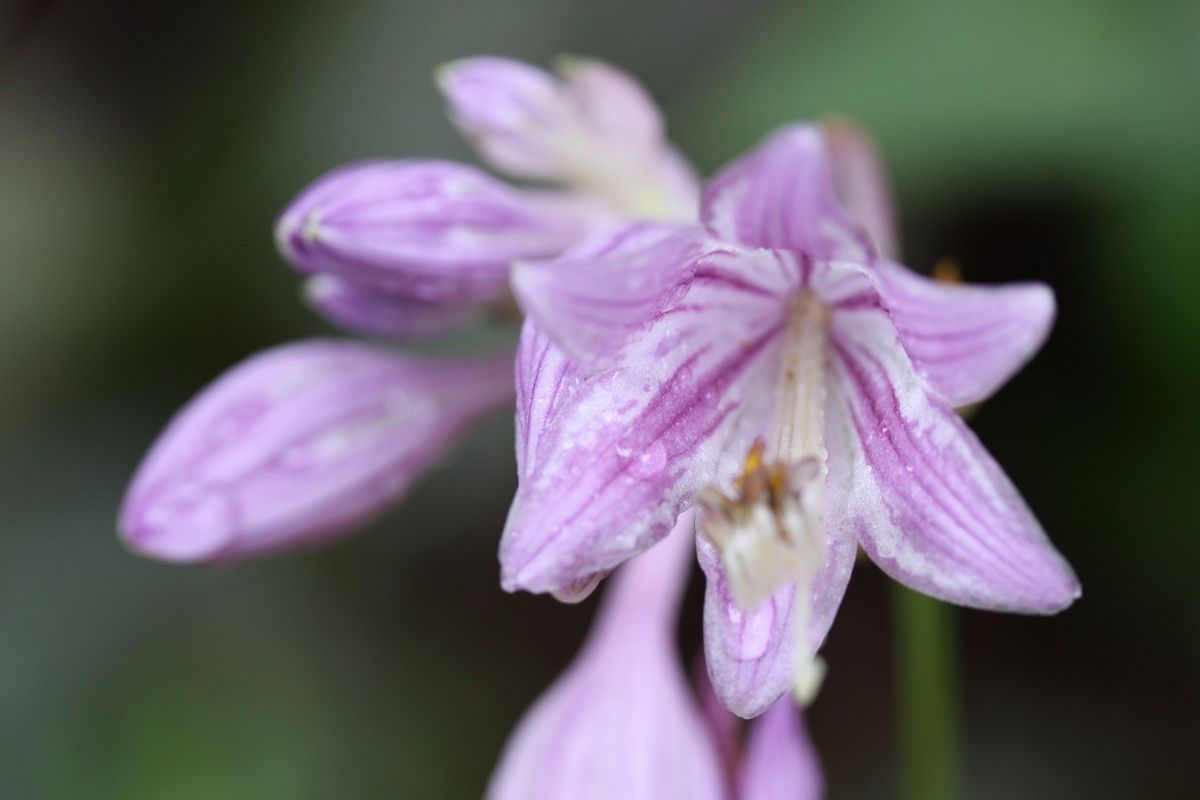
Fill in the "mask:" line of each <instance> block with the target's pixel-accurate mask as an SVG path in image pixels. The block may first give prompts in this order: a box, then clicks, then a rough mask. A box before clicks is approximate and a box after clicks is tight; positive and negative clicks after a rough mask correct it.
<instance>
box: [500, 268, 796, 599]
mask: <svg viewBox="0 0 1200 800" xmlns="http://www.w3.org/2000/svg"><path fill="white" fill-rule="evenodd" d="M731 312H732V313H731ZM782 326H783V321H782V313H781V311H780V309H779V306H778V303H777V302H776V299H775V298H774V297H773V296H771V295H763V294H762V293H760V292H758V291H750V290H745V289H740V288H736V287H731V286H730V285H729V284H727V283H725V282H723V281H722V280H720V279H717V278H709V277H706V276H702V275H700V274H699V273H698V274H697V276H696V277H695V278H694V279H693V281H692V282H691V285H690V287H689V289H688V292H687V294H686V295H685V296H684V297H683V299H682V300H680V302H678V303H677V304H675V305H673V306H672V307H671V308H669V309H667V310H665V311H663V312H662V313H660V314H659V315H658V317H656V318H655V319H654V320H652V321H651V322H650V323H649V325H648V326H647V328H646V329H645V330H643V331H641V332H640V333H638V334H637V335H635V336H634V337H633V338H632V339H631V340H630V341H629V342H628V343H627V344H626V345H625V346H624V347H623V348H622V349H621V350H620V351H619V352H618V353H617V354H616V355H615V356H614V358H613V359H612V360H611V362H610V363H606V364H605V365H604V366H603V367H602V368H599V369H588V368H585V367H584V366H583V365H580V364H578V363H576V362H572V361H571V360H570V359H569V358H568V357H567V356H566V355H565V354H564V353H563V351H562V350H561V349H560V348H559V347H558V346H557V345H556V344H555V343H553V342H552V341H551V339H550V337H549V336H548V335H547V334H546V333H544V332H543V331H542V330H541V329H540V327H539V323H538V321H537V320H536V318H535V317H529V318H528V319H527V320H526V323H525V330H524V332H523V335H522V340H521V346H520V351H519V354H518V360H517V363H518V376H517V383H518V398H519V400H518V419H517V453H518V465H519V471H518V475H519V479H520V485H519V488H518V490H517V495H516V498H515V499H514V500H513V505H512V508H511V510H510V511H509V517H508V522H507V525H506V527H505V531H504V536H503V539H502V541H501V546H500V560H501V565H502V583H503V585H504V587H505V588H506V589H508V590H510V591H512V590H516V589H524V590H527V591H533V592H546V591H559V590H562V589H564V588H566V587H570V586H574V585H580V584H581V582H583V583H586V581H587V580H588V579H589V578H590V577H591V576H594V575H596V574H603V573H604V572H606V571H608V570H611V569H612V568H614V567H615V566H617V565H618V564H620V563H621V562H622V561H624V560H625V559H626V558H629V557H630V556H632V555H635V554H637V553H638V552H640V551H642V550H644V549H645V548H647V547H649V546H650V545H651V544H653V543H654V542H655V541H657V540H658V539H660V538H661V537H662V536H664V535H665V534H666V532H667V531H668V530H669V529H670V527H671V525H672V524H673V522H674V520H675V518H676V516H678V514H679V513H680V512H681V511H682V510H683V509H684V508H685V507H686V505H687V504H688V503H689V502H690V500H691V497H692V495H693V493H694V492H695V491H696V490H697V489H698V488H700V486H701V485H703V484H705V483H708V482H710V481H712V480H713V479H714V476H715V475H717V474H720V473H722V472H723V471H724V472H727V473H729V474H732V473H733V471H734V470H735V469H736V467H737V465H738V464H740V462H741V459H742V458H743V457H744V455H745V453H746V451H747V449H748V447H749V445H750V442H751V441H752V440H753V439H754V437H755V436H759V435H761V434H762V432H763V431H762V429H761V425H762V423H763V420H767V419H769V416H768V415H767V413H766V412H764V410H763V406H764V404H769V403H770V402H771V397H772V394H773V393H772V391H771V386H772V385H773V383H772V381H773V379H774V375H773V373H772V367H774V366H775V365H776V362H777V360H778V357H779V353H778V344H779V334H780V331H781V329H782Z"/></svg>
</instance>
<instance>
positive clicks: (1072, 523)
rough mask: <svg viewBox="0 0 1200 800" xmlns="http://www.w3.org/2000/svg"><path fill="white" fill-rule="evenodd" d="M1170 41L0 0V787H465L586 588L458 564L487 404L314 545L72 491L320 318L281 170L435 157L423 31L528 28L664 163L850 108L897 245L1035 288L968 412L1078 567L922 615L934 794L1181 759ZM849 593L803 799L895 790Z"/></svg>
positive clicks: (296, 791)
mask: <svg viewBox="0 0 1200 800" xmlns="http://www.w3.org/2000/svg"><path fill="white" fill-rule="evenodd" d="M1198 42H1200V4H1197V3H1195V2H1167V0H1150V1H1149V2H1115V0H1091V1H1086V0H1060V1H1058V2H1045V0H1013V1H1012V2H1007V3H992V4H984V3H966V4H964V3H960V2H952V0H906V1H902V0H876V1H872V2H833V1H832V0H822V1H821V2H812V3H795V4H782V3H765V2H740V3H735V2H731V1H727V0H693V1H692V2H686V3H684V2H678V3H660V4H650V3H645V2H626V0H613V1H612V2H608V3H604V4H596V3H586V4H585V3H574V2H552V1H550V0H547V1H546V2H538V1H535V0H516V1H515V2H513V1H510V2H503V3H500V2H487V1H486V0H477V1H476V2H458V3H455V2H440V3H433V2H429V3H419V2H412V3H386V2H369V1H368V0H341V1H340V2H337V3H328V2H318V1H317V0H298V1H297V2H267V1H266V0H236V1H235V0H215V1H210V2H205V3H168V2H158V3H155V2H150V0H140V1H131V2H124V3H121V2H85V1H84V0H75V1H71V0H60V1H58V2H54V0H42V1H40V2H38V1H36V0H35V1H33V2H15V3H14V2H11V0H10V2H7V3H0V274H2V275H3V278H4V281H3V288H2V290H0V324H2V328H0V330H2V331H3V336H0V376H2V377H0V383H2V385H3V388H2V389H0V519H2V520H3V525H2V529H0V797H4V798H70V799H72V800H74V799H75V798H98V799H103V798H113V799H114V800H115V799H117V798H119V799H120V800H137V799H138V798H155V799H156V800H158V799H164V798H169V799H170V800H176V798H181V799H190V798H196V799H197V800H199V799H200V798H204V799H208V798H254V799H255V800H266V799H268V798H271V799H273V798H289V799H290V798H329V797H355V798H363V799H364V800H366V799H367V798H376V797H378V798H384V797H470V796H475V795H478V794H479V792H480V791H481V790H482V787H483V785H484V783H485V781H486V778H487V775H488V773H489V771H490V769H491V767H492V765H493V763H494V761H495V758H496V754H497V753H498V751H499V748H500V747H501V745H502V743H503V741H504V739H505V736H506V735H507V733H508V731H509V730H510V728H511V726H512V725H513V724H514V723H515V721H516V719H517V718H518V716H519V714H520V713H521V711H522V710H523V709H524V708H525V706H526V705H527V704H528V703H529V701H531V700H532V699H533V698H534V697H535V696H536V695H537V693H538V692H539V691H540V690H541V689H542V688H543V687H544V686H546V685H547V684H548V682H549V681H550V680H551V679H552V678H553V677H554V676H555V675H556V674H557V673H558V672H559V671H560V670H561V668H562V667H563V666H564V665H565V664H566V663H567V661H568V660H569V658H570V657H571V655H572V654H573V653H574V651H575V649H576V647H577V646H578V644H579V642H580V641H581V639H582V637H583V635H584V632H585V630H586V624H585V622H586V619H587V618H588V617H589V615H590V613H591V609H592V606H593V603H586V604H584V605H583V606H582V607H564V606H560V605H558V604H556V603H554V602H553V601H551V600H549V599H547V598H542V597H529V596H508V595H505V594H504V593H502V592H501V591H500V589H499V587H498V581H497V568H496V563H495V547H496V542H497V537H498V534H499V530H500V527H501V524H502V521H503V516H504V513H505V510H506V508H507V503H508V500H509V498H510V497H511V493H512V490H513V488H514V484H515V478H514V463H513V456H512V446H511V438H512V428H511V422H510V421H509V420H507V419H503V418H502V419H498V420H496V421H494V422H493V423H491V424H490V425H489V426H487V427H486V428H485V429H484V430H482V431H480V432H479V433H478V435H476V436H474V437H473V438H472V439H471V440H470V441H469V442H467V443H466V445H465V446H464V447H462V448H461V449H460V450H459V451H458V452H457V453H456V455H455V456H454V457H453V458H452V459H450V461H449V462H448V463H447V465H446V466H445V467H444V468H442V469H439V470H438V471H436V472H435V473H434V474H433V475H432V476H430V477H429V479H428V480H426V481H425V482H424V483H423V484H422V486H421V487H420V488H419V489H418V490H417V491H416V492H415V493H414V495H413V496H412V497H411V498H410V501H409V502H408V503H407V504H406V505H405V506H404V507H402V508H400V509H398V510H396V511H395V512H394V513H392V514H391V515H389V516H388V517H387V518H385V519H383V520H381V521H380V522H379V523H378V524H376V525H374V526H372V527H371V528H370V529H369V530H367V531H365V532H364V533H363V534H362V535H360V536H358V537H356V538H353V539H351V540H349V541H348V542H346V543H345V544H342V545H338V546H336V547H333V548H331V549H328V550H326V551H323V552H319V553H312V554H303V555H295V556H289V557H284V558H276V559H271V560H266V561H260V562H255V563H250V564H246V565H244V566H241V567H238V568H234V569H229V570H223V571H219V570H192V569H182V568H176V567H169V566H164V565H160V564H156V563H151V562H148V561H144V560H140V559H137V558H135V557H133V556H131V555H129V554H127V553H126V552H125V551H124V550H122V548H121V547H120V545H119V544H118V542H117V540H116V537H115V534H114V519H115V516H116V510H117V506H118V503H119V501H120V498H121V494H122V492H123V490H124V486H125V483H126V481H127V480H128V478H129V476H130V475H131V474H132V471H133V469H134V467H135V466H136V464H137V461H138V459H139V457H140V456H141V454H142V453H143V451H144V450H145V448H146V447H147V446H148V445H149V443H150V442H151V441H152V439H153V437H154V435H155V434H156V433H157V432H158V430H159V429H160V428H161V426H162V425H163V424H164V423H165V421H166V419H167V418H168V416H169V414H170V413H171V412H172V411H173V410H174V409H176V408H177V407H178V406H179V405H180V404H181V403H183V402H184V401H185V400H187V399H188V398H189V397H190V396H191V395H192V394H193V393H194V392H195V391H196V390H197V389H199V388H200V387H201V386H202V385H203V384H204V383H205V382H207V381H208V380H209V379H211V378H212V377H214V376H215V375H216V374H218V373H219V372H220V371H221V370H222V369H224V368H225V367H227V366H228V365H230V364H232V363H233V362H235V361H237V360H239V359H241V358H243V357H244V356H246V355H247V354H249V353H250V352H252V351H254V350H257V349H259V348H262V347H264V346H267V345H271V344H275V343H278V342H282V341H286V340H289V339H294V338H300V337H303V336H307V335H313V334H319V333H328V332H329V330H328V329H327V328H326V327H325V326H324V325H323V324H322V323H321V322H320V321H319V320H318V319H316V318H315V317H314V316H313V315H311V314H310V313H309V312H308V311H307V310H306V309H305V308H304V307H303V305H302V303H301V302H300V301H299V296H298V289H299V284H298V280H297V279H296V278H295V276H294V275H293V274H291V273H290V272H289V270H287V269H286V268H285V267H283V266H282V264H281V263H280V261H279V259H278V258H277V256H276V254H275V252H274V247H273V244H272V241H271V224H272V221H273V219H274V216H275V215H276V214H277V213H278V211H279V210H280V209H282V207H283V206H284V204H285V203H286V202H287V201H288V200H289V199H290V198H291V196H292V195H293V194H294V193H295V192H296V191H297V190H298V189H299V188H301V187H302V186H303V185H304V184H305V183H307V182H308V181H309V180H311V179H312V178H314V177H316V176H317V175H318V174H319V173H321V172H323V171H324V170H326V169H328V168H331V167H333V166H335V165H338V164H340V163H343V162H346V161H350V160H355V159H359V158H363V157H367V156H377V155H382V156H389V155H390V156H401V155H416V156H437V157H456V158H469V157H470V155H469V153H468V151H467V149H466V148H465V146H464V145H463V144H462V143H461V142H460V141H459V139H458V138H457V137H456V135H455V134H454V132H453V130H452V128H451V126H450V124H449V123H448V122H447V121H446V120H445V118H444V115H443V113H442V110H441V103H440V100H439V98H438V96H437V93H436V92H435V90H434V88H433V84H432V80H431V75H432V71H433V69H434V68H435V67H436V66H437V65H438V64H440V63H442V62H444V61H447V60H449V59H452V58H456V57H460V56H464V55H471V54H476V53H499V54H505V55H512V56H517V57H521V58H525V59H528V60H531V61H534V62H539V63H544V62H545V61H546V60H547V59H548V58H549V57H551V56H553V55H555V54H558V53H561V52H568V53H583V54H590V55H594V56H597V57H601V58H604V59H606V60H610V61H613V62H615V63H618V64H621V65H623V66H625V67H626V68H628V69H629V70H631V71H632V72H634V73H635V74H637V75H639V76H641V77H642V78H644V80H645V81H646V83H647V84H648V86H649V87H650V88H651V90H652V91H653V92H654V94H655V95H656V97H657V98H658V99H659V100H660V102H661V103H662V105H663V107H664V109H665V111H666V114H667V116H668V119H669V124H670V129H671V133H672V136H673V138H674V139H675V141H677V142H678V143H679V144H680V145H681V146H682V147H683V149H684V150H685V151H686V152H688V153H689V154H690V155H691V156H692V157H693V158H694V159H695V161H696V163H697V164H698V165H699V166H700V167H701V168H702V170H703V171H705V172H706V173H710V172H711V171H712V170H714V169H715V168H716V167H717V166H719V165H720V164H721V163H722V162H723V161H725V160H727V159H728V158H730V157H732V156H733V155H735V154H736V153H738V152H739V151H741V150H743V149H745V148H746V147H748V146H750V145H751V144H752V143H754V142H755V141H756V140H757V139H758V138H759V137H760V136H762V135H763V134H765V133H766V132H767V131H768V130H770V129H771V128H772V127H774V126H775V125H777V124H780V123H783V122H785V121H789V120H793V119H800V118H813V117H817V116H820V115H824V114H826V113H829V112H838V113H842V114H846V115H849V116H851V117H854V118H856V119H858V120H860V121H862V122H863V123H864V124H866V125H867V126H869V127H870V128H871V129H872V130H873V131H874V133H875V134H876V136H877V137H878V139H879V142H880V145H881V147H882V149H883V151H884V153H885V155H886V157H887V159H888V161H889V164H890V166H891V168H892V176H893V181H894V184H895V188H896V194H897V202H898V204H899V208H900V214H901V217H902V223H903V234H904V239H905V252H906V256H907V258H906V259H905V260H906V262H907V263H908V264H910V265H911V266H913V267H914V268H916V269H918V270H927V269H929V268H930V267H931V266H932V264H933V263H934V262H935V261H936V260H937V259H939V258H941V257H943V256H946V255H952V256H954V257H955V258H957V259H958V260H959V261H960V262H961V264H962V265H963V269H964V274H965V277H966V278H967V279H968V280H971V281H979V282H995V281H1004V280H1019V279H1040V280H1044V281H1047V282H1049V283H1050V284H1052V285H1053V286H1054V288H1055V290H1056V291H1057V293H1058V299H1059V305H1060V318H1059V322H1058V325H1057V327H1056V330H1055V332H1054V334H1053V336H1052V338H1051V340H1050V342H1049V344H1048V346H1047V347H1046V349H1045V350H1044V351H1043V352H1042V353H1041V354H1040V355H1039V356H1038V358H1037V359H1036V360H1035V361H1034V362H1033V363H1032V364H1031V365H1030V367H1029V368H1027V369H1026V370H1025V372H1023V373H1022V374H1021V375H1020V376H1018V377H1017V378H1016V379H1015V380H1014V381H1013V382H1012V383H1011V384H1010V385H1009V386H1008V387H1007V388H1006V389H1004V390H1003V391H1002V392H1001V393H1000V394H999V395H998V396H997V397H996V398H995V399H994V400H991V401H989V402H988V403H987V404H986V406H985V407H984V408H982V409H981V410H980V411H979V412H978V413H977V414H976V415H975V417H973V419H972V424H973V426H974V427H975V428H976V430H977V431H978V432H979V434H980V436H981V437H982V438H983V440H984V441H985V443H986V444H987V445H988V447H989V448H990V449H991V451H992V452H993V454H994V455H995V456H996V457H997V458H998V460H999V461H1000V462H1001V463H1002V464H1003V465H1004V466H1005V468H1006V469H1007V471H1008V472H1009V474H1010V475H1011V476H1012V477H1013V479H1014V481H1015V482H1016V483H1017V485H1018V486H1019V487H1021V489H1022V491H1023V492H1024V494H1025V496H1026V497H1027V499H1028V500H1029V502H1030V504H1031V505H1032V506H1033V508H1034V509H1035V510H1036V511H1037V513H1038V514H1039V516H1040V518H1041V519H1042V521H1043V523H1044V524H1045V527H1046V529H1047V530H1048V531H1049V532H1050V535H1051V537H1052V538H1053V539H1054V541H1055V542H1056V543H1057V544H1058V545H1059V547H1060V548H1061V549H1062V550H1063V552H1064V553H1065V554H1066V555H1067V557H1068V558H1069V559H1070V560H1071V561H1072V563H1073V564H1074V565H1075V567H1076V569H1077V571H1078V572H1079V574H1080V576H1081V579H1082V581H1083V586H1084V596H1083V598H1082V600H1081V601H1080V602H1079V603H1077V604H1076V606H1075V607H1073V608H1072V609H1070V610H1069V611H1068V612H1066V613H1065V614H1063V615H1061V616H1059V617H1055V618H1050V619H1038V618H1022V617H1013V616H1001V615H993V614H986V613H981V612H967V611H960V612H957V613H956V622H957V624H958V629H959V634H960V636H959V639H960V649H961V654H962V681H963V691H964V704H963V707H964V710H965V714H966V741H965V746H964V749H965V755H966V767H965V775H966V781H967V791H966V794H967V796H968V797H971V798H1014V797H1020V798H1131V797H1139V798H1140V797H1147V798H1151V797H1152V798H1174V797H1180V798H1185V797H1197V796H1200V778H1197V770H1196V760H1197V756H1200V751H1198V750H1197V746H1196V727H1197V719H1200V687H1198V681H1197V675H1198V674H1200V589H1198V588H1197V587H1198V585H1200V584H1198V582H1197V567H1198V556H1200V524H1198V523H1197V514H1196V505H1197V502H1198V501H1200V492H1198V491H1197V482H1198V479H1200V467H1198V465H1197V448H1198V447H1200V435H1198V433H1200V426H1197V423H1196V421H1195V409H1196V407H1197V388H1198V387H1197V377H1196V372H1197V367H1198V366H1200V320H1198V319H1197V311H1198V309H1200V305H1198V301H1200V265H1198V264H1197V263H1196V256H1195V253H1196V249H1197V248H1196V245H1197V244H1200V241H1198V240H1200V236H1198V234H1197V230H1198V227H1197V225H1198V223H1197V220H1198V219H1200V155H1197V145H1198V143H1200V47H1198V46H1197V43H1198ZM496 335H502V334H498V333H497V332H495V331H477V332H474V333H472V334H467V335H466V336H473V337H475V338H476V339H478V338H480V337H487V336H496ZM454 345H455V343H454V342H451V343H448V344H446V345H445V346H447V347H452V346H454ZM699 588H700V586H699V580H698V578H697V579H696V581H695V584H694V585H693V587H692V595H693V596H692V598H691V601H692V602H691V603H690V605H689V607H688V611H687V616H686V617H685V621H684V626H683V631H684V633H683V646H684V648H685V650H686V651H687V652H688V653H689V654H690V653H692V652H694V651H695V648H696V647H697V646H698V633H699V610H698V608H697V602H698V596H699V595H698V592H699ZM890 597H891V595H890V592H889V591H888V587H887V585H886V581H885V580H884V579H883V577H882V576H881V575H880V574H879V573H878V571H877V570H875V569H874V567H872V566H870V565H869V564H864V565H863V566H862V567H860V569H859V570H858V571H857V573H856V575H855V578H854V579H853V580H852V582H851V587H850V590H849V594H848V598H847V602H846V604H845V606H844V607H843V610H842V612H841V614H840V616H839V619H838V623H837V625H836V626H835V628H834V631H833V633H832V635H831V638H830V640H829V644H828V647H827V652H826V657H827V660H828V662H829V664H830V667H831V673H830V676H829V678H828V681H827V683H826V687H825V690H824V692H823V694H822V696H821V697H820V699H819V700H818V702H817V703H816V705H815V706H814V708H813V709H812V711H811V728H812V733H813V735H814V737H815V739H816V743H817V747H818V749H819V750H820V752H821V755H822V759H823V761H824V764H825V768H826V771H827V780H828V784H829V786H830V787H831V796H832V797H834V798H841V797H847V798H849V797H871V798H874V797H889V796H892V795H894V794H895V785H896V784H895V774H896V760H897V754H898V750H897V746H896V737H895V735H894V734H895V730H894V724H895V718H896V713H895V706H896V697H895V678H894V673H893V669H892V662H893V642H892V639H891V636H892V625H891V618H890V614H891V610H890V607H889V601H890Z"/></svg>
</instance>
